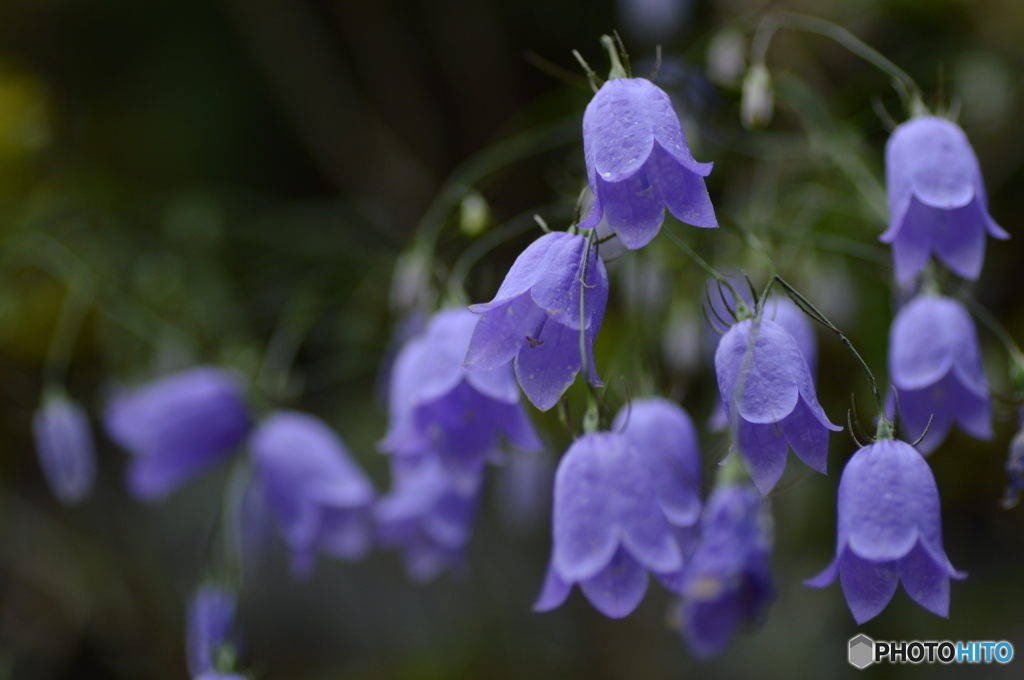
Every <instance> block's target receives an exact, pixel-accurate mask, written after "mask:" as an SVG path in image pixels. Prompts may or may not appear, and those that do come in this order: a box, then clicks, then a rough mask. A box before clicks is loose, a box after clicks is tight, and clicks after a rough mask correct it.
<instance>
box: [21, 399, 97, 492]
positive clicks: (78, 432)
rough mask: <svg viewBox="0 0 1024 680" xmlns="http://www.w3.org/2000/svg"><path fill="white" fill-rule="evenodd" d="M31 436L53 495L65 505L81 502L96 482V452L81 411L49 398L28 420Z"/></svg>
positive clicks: (67, 402)
mask: <svg viewBox="0 0 1024 680" xmlns="http://www.w3.org/2000/svg"><path fill="white" fill-rule="evenodd" d="M32 433H33V435H34V437H35V444H36V454H37V455H38V456H39V464H40V465H41V466H42V468H43V474H44V475H45V476H46V481H47V483H48V484H49V485H50V489H51V490H52V491H53V494H54V495H55V496H56V497H57V499H58V500H60V502H61V503H64V504H65V505H75V504H76V503H80V502H82V501H83V500H85V499H86V498H87V497H88V496H89V494H90V493H92V487H93V483H94V482H95V481H96V451H95V445H94V444H93V439H92V431H91V430H90V428H89V416H88V415H87V414H86V412H85V409H83V408H82V406H81V404H79V403H78V402H77V401H74V400H72V399H70V398H68V397H65V396H63V395H60V394H49V395H47V396H46V397H45V398H44V399H43V404H42V406H40V407H39V410H38V411H36V413H35V416H33V418H32Z"/></svg>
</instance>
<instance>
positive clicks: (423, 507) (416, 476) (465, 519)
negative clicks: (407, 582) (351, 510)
mask: <svg viewBox="0 0 1024 680" xmlns="http://www.w3.org/2000/svg"><path fill="white" fill-rule="evenodd" d="M391 480H392V481H391V490H390V491H389V492H388V494H387V495H386V496H384V497H383V498H381V499H380V500H379V501H378V502H377V505H376V507H375V508H374V517H375V519H376V522H377V539H378V542H379V543H380V544H381V545H383V546H384V547H388V548H400V549H401V550H402V555H403V558H404V560H405V569H406V573H408V574H409V577H410V578H412V579H413V580H415V581H419V582H424V581H429V580H431V579H433V578H434V577H436V576H437V575H438V574H439V573H441V572H442V571H443V570H444V569H447V568H459V567H461V566H462V564H463V559H464V552H465V547H466V544H467V543H468V542H469V538H470V534H471V532H472V529H473V519H474V517H475V515H476V508H477V504H478V501H479V496H480V482H481V477H480V476H477V478H476V483H475V484H474V485H472V486H468V485H466V484H460V485H458V486H456V485H455V484H453V483H452V480H451V478H450V476H449V475H448V474H447V473H446V472H445V470H444V469H443V467H442V466H441V464H440V462H439V461H438V459H437V457H436V456H433V455H429V454H427V455H423V456H419V457H411V456H393V457H392V458H391Z"/></svg>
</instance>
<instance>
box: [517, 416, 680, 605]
mask: <svg viewBox="0 0 1024 680" xmlns="http://www.w3.org/2000/svg"><path fill="white" fill-rule="evenodd" d="M552 526H553V531H552V549H551V562H550V564H549V565H548V571H547V576H546V577H545V582H544V587H543V589H542V591H541V594H540V597H539V598H538V599H537V602H536V603H535V604H534V606H533V608H534V610H535V611H549V610H551V609H554V608H556V607H559V606H560V605H561V604H562V603H563V602H564V601H565V599H566V597H568V596H569V591H570V590H571V589H572V585H573V584H574V583H578V584H579V585H580V588H581V589H582V590H583V594H584V595H586V597H587V599H588V600H590V603H591V604H593V605H594V607H595V608H596V609H597V610H598V611H600V612H601V613H602V614H604V615H605V616H608V617H610V618H622V617H623V616H626V615H627V614H629V613H630V612H632V611H633V610H634V609H635V608H636V606H637V605H638V604H639V603H640V600H642V599H643V596H644V593H645V592H647V579H648V574H647V572H648V571H651V572H653V573H655V575H657V576H659V577H662V578H664V579H665V580H666V581H667V582H668V583H670V584H671V583H672V582H673V581H675V580H677V578H678V572H679V571H680V570H681V569H682V566H683V554H682V551H681V550H680V548H679V545H678V543H677V541H676V538H675V536H674V535H673V532H672V527H671V525H670V524H669V523H668V521H667V520H666V518H665V513H664V511H663V510H662V507H661V504H660V503H659V497H658V493H657V491H656V489H655V484H654V480H653V478H652V474H651V472H650V471H649V470H648V468H647V466H646V465H645V464H644V460H643V459H642V458H641V456H640V454H638V453H637V450H636V447H635V446H634V445H633V444H632V443H631V442H630V440H629V439H627V438H626V437H625V436H624V435H620V434H615V433H613V432H599V433H594V434H587V435H584V436H582V437H580V438H579V439H577V440H576V441H575V442H574V443H573V444H572V446H570V447H569V450H568V451H567V452H566V454H565V456H564V457H563V458H562V460H561V461H560V463H559V465H558V470H557V471H556V472H555V501H554V512H553V513H552Z"/></svg>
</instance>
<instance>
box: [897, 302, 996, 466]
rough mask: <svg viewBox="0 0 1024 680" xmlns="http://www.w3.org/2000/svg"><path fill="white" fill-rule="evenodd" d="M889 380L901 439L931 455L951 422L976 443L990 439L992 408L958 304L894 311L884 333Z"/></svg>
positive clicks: (973, 338)
mask: <svg viewBox="0 0 1024 680" xmlns="http://www.w3.org/2000/svg"><path fill="white" fill-rule="evenodd" d="M889 376H890V379H891V380H892V384H893V385H895V386H896V389H897V391H898V393H899V405H900V417H901V420H902V425H903V429H904V431H905V432H906V435H907V437H908V438H909V439H910V440H911V441H913V440H915V439H917V438H918V437H919V436H921V433H922V432H924V428H925V426H927V424H928V419H929V418H930V417H932V416H933V415H934V419H933V420H932V424H931V427H929V428H928V434H927V435H926V436H925V438H924V439H923V440H922V441H921V443H920V444H918V449H919V450H920V451H921V452H922V453H926V454H927V453H931V452H932V451H933V450H935V448H936V447H937V446H938V445H939V444H941V443H942V441H943V440H944V439H945V438H946V435H947V434H949V430H950V428H951V427H952V426H953V422H954V421H955V422H956V423H957V424H958V425H959V426H960V429H962V430H963V431H964V432H966V433H967V434H969V435H971V436H972V437H975V438H977V439H986V440H987V439H992V436H993V433H992V407H991V404H990V402H989V394H988V381H987V380H986V379H985V373H984V371H983V370H982V367H981V352H980V351H979V349H978V336H977V334H976V333H975V330H974V324H973V323H972V322H971V316H970V314H968V313H967V310H966V309H965V308H964V306H963V305H962V304H960V303H959V302H957V301H956V300H953V299H951V298H947V297H942V296H939V295H921V296H918V297H916V298H914V299H913V300H911V301H910V302H909V303H908V304H907V305H906V306H905V307H903V309H901V310H900V311H899V313H898V314H897V315H896V318H895V319H894V320H893V323H892V328H891V329H890V330H889Z"/></svg>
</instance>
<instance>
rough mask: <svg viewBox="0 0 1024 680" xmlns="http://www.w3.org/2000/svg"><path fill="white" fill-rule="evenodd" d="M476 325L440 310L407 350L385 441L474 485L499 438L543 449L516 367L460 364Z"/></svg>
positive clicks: (466, 314)
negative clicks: (424, 457)
mask: <svg viewBox="0 0 1024 680" xmlns="http://www.w3.org/2000/svg"><path fill="white" fill-rule="evenodd" d="M577 299H579V298H577ZM477 320H478V317H477V316H476V315H475V314H473V313H472V312H470V311H469V310H466V309H446V310H443V311H440V312H438V313H437V314H435V315H434V317H433V318H432V319H431V320H430V322H429V324H428V325H427V328H426V330H425V331H424V333H423V334H422V335H419V336H417V337H415V338H413V339H412V340H410V341H409V342H407V343H406V345H405V347H403V348H402V350H401V352H400V353H399V355H398V358H397V359H396V360H395V366H394V369H393V370H392V373H391V390H390V398H389V422H388V433H387V436H386V437H385V438H384V441H382V442H381V443H380V449H381V450H382V451H385V452H388V453H391V454H395V455H400V456H417V457H418V456H422V455H425V454H426V453H427V452H429V453H430V454H431V455H437V456H438V457H439V458H440V461H441V463H442V464H443V465H444V467H445V469H446V470H447V471H448V472H449V474H451V475H452V478H453V480H455V481H456V483H464V484H465V485H467V486H468V487H473V486H475V484H476V480H477V479H478V478H479V476H480V473H481V471H482V469H483V466H484V464H485V463H486V462H487V461H488V460H489V459H494V458H495V457H496V456H497V455H498V453H499V451H498V445H499V443H500V437H501V436H504V437H505V438H507V439H508V440H509V441H510V442H512V443H513V444H515V445H516V446H518V447H520V448H522V449H528V450H536V449H539V448H541V442H540V439H539V438H538V437H537V433H536V431H535V430H534V429H533V424H532V423H531V422H530V419H529V417H528V416H527V415H526V412H525V410H524V409H523V405H522V403H521V402H520V397H519V390H518V389H517V387H516V382H515V379H514V378H513V376H512V369H511V367H510V366H508V365H507V364H506V365H497V366H495V367H494V368H489V369H487V370H473V371H470V370H467V369H466V368H465V367H463V366H462V360H463V358H464V357H465V356H466V350H467V347H469V340H470V337H471V336H472V335H473V332H474V327H475V326H476V323H477Z"/></svg>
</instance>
